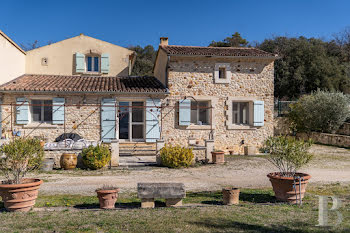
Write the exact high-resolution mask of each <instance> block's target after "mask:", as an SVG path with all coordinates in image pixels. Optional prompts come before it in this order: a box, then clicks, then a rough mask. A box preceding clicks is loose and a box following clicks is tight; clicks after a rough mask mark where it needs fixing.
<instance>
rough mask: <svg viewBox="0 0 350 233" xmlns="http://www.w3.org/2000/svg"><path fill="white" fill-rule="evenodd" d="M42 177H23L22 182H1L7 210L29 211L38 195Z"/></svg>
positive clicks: (1, 193)
mask: <svg viewBox="0 0 350 233" xmlns="http://www.w3.org/2000/svg"><path fill="white" fill-rule="evenodd" d="M42 183H43V181H42V180H40V179H23V180H22V183H21V184H0V196H1V197H2V200H3V202H4V205H5V208H6V210H7V211H11V212H28V211H29V210H30V209H31V208H32V207H33V206H34V205H35V200H36V199H37V197H38V193H39V188H40V185H41V184H42Z"/></svg>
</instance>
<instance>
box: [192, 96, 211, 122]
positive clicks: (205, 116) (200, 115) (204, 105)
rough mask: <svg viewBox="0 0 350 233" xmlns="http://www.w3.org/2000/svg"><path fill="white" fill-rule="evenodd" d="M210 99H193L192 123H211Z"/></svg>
mask: <svg viewBox="0 0 350 233" xmlns="http://www.w3.org/2000/svg"><path fill="white" fill-rule="evenodd" d="M209 110H210V107H209V101H191V124H194V125H209V124H210V121H209Z"/></svg>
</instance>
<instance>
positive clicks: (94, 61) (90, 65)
mask: <svg viewBox="0 0 350 233" xmlns="http://www.w3.org/2000/svg"><path fill="white" fill-rule="evenodd" d="M85 64H86V72H100V57H99V56H89V55H88V56H86V57H85Z"/></svg>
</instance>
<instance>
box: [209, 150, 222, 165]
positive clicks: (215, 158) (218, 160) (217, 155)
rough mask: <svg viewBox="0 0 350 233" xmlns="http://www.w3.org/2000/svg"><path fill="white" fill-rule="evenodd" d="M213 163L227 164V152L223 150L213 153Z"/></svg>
mask: <svg viewBox="0 0 350 233" xmlns="http://www.w3.org/2000/svg"><path fill="white" fill-rule="evenodd" d="M211 155H212V158H213V163H216V164H224V163H225V152H224V151H223V150H214V151H212V152H211Z"/></svg>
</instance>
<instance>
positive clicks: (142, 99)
mask: <svg viewBox="0 0 350 233" xmlns="http://www.w3.org/2000/svg"><path fill="white" fill-rule="evenodd" d="M120 102H128V103H129V111H128V113H129V139H120V138H119V131H120V130H119V129H120V120H119V109H120V107H119V105H120ZM132 102H143V106H144V109H143V121H142V122H136V124H135V125H143V138H140V139H133V138H132V125H133V122H132ZM117 103H118V114H117V118H118V139H119V141H120V142H145V141H146V108H145V104H146V99H144V98H118V99H117Z"/></svg>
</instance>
